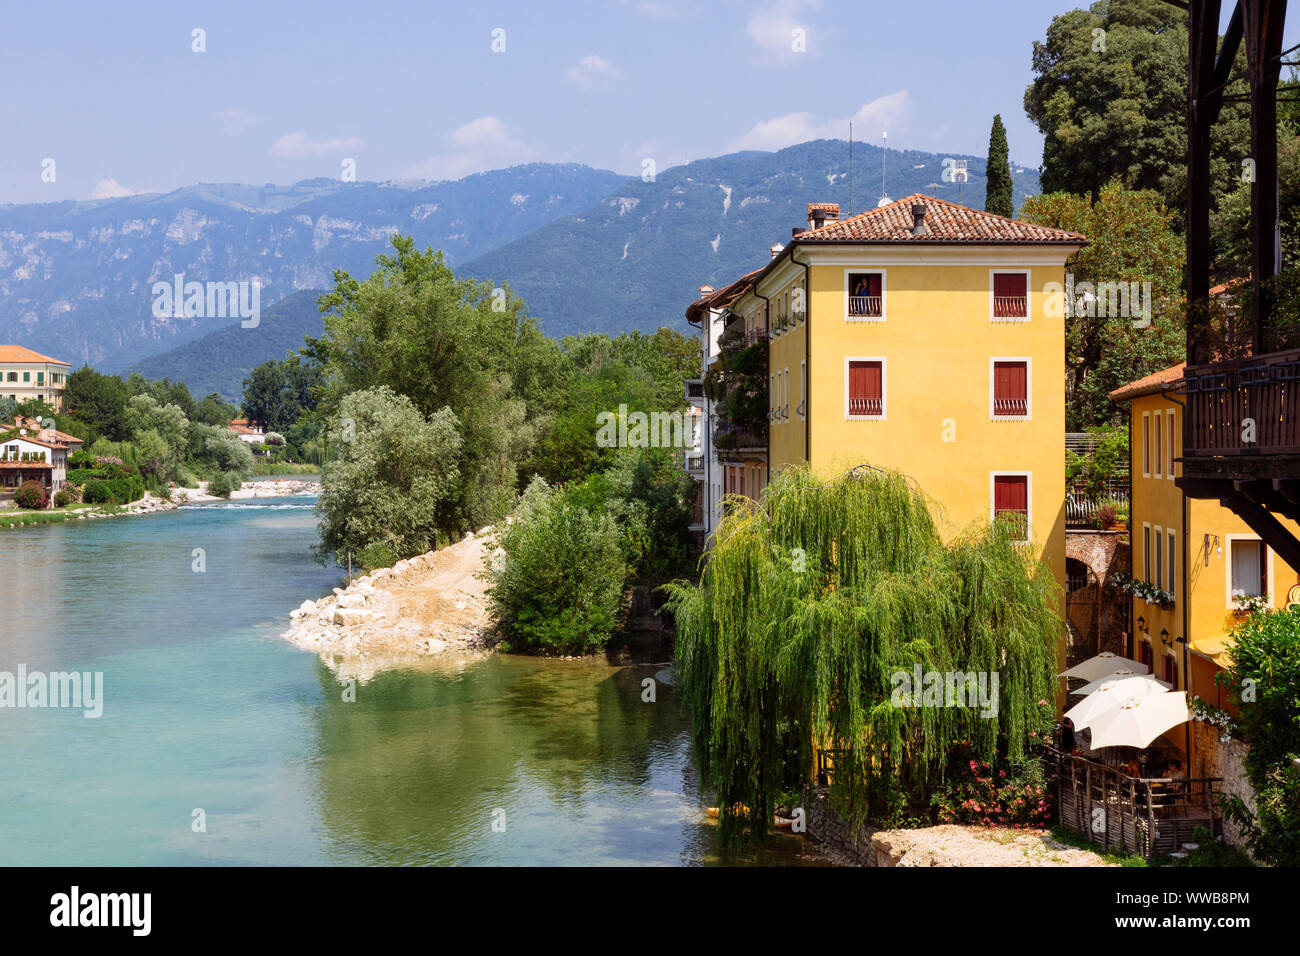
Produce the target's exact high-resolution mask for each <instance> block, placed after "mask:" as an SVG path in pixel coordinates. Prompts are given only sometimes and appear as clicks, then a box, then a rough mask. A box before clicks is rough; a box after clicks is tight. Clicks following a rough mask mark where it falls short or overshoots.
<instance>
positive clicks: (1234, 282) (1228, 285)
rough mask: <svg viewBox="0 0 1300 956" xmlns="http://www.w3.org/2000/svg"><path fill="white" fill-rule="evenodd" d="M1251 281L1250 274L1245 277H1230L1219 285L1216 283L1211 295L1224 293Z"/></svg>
mask: <svg viewBox="0 0 1300 956" xmlns="http://www.w3.org/2000/svg"><path fill="white" fill-rule="evenodd" d="M1249 281H1250V276H1246V277H1245V278H1236V279H1229V280H1228V281H1227V282H1220V283H1219V284H1218V285H1216V286H1215V287H1214V288H1212V289H1211V290H1210V295H1223V293H1225V292H1227V291H1228V290H1229V289H1235V288H1236V287H1237V286H1239V285H1241V284H1242V283H1243V282H1249Z"/></svg>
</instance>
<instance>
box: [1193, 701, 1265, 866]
mask: <svg viewBox="0 0 1300 956" xmlns="http://www.w3.org/2000/svg"><path fill="white" fill-rule="evenodd" d="M1191 726H1192V753H1193V754H1194V755H1195V756H1194V757H1193V758H1192V764H1193V767H1192V773H1191V776H1193V777H1222V778H1223V783H1222V784H1215V787H1214V792H1215V793H1216V794H1218V793H1220V792H1222V793H1231V794H1234V795H1236V796H1238V797H1241V798H1242V799H1243V800H1245V801H1246V805H1247V806H1248V807H1250V808H1251V809H1252V810H1253V809H1254V807H1255V799H1254V791H1253V790H1251V787H1250V781H1249V779H1248V778H1247V777H1246V763H1245V757H1246V752H1247V751H1248V750H1249V749H1250V748H1249V747H1248V746H1247V745H1246V744H1245V743H1244V742H1242V741H1240V740H1237V739H1235V738H1234V739H1233V740H1229V741H1223V740H1220V739H1219V729H1218V728H1217V727H1215V726H1213V725H1212V724H1208V723H1206V722H1205V721H1203V720H1193V721H1192V722H1191ZM1216 809H1217V807H1216ZM1223 840H1224V842H1225V843H1230V844H1232V845H1233V846H1242V845H1243V841H1242V839H1241V830H1240V829H1239V828H1238V827H1237V826H1236V825H1235V824H1233V823H1232V821H1231V820H1227V819H1225V820H1224V821H1223Z"/></svg>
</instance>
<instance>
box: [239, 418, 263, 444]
mask: <svg viewBox="0 0 1300 956" xmlns="http://www.w3.org/2000/svg"><path fill="white" fill-rule="evenodd" d="M230 430H231V431H232V432H234V433H235V434H236V435H238V436H239V440H240V441H242V442H246V443H247V444H249V445H261V444H262V443H263V442H264V441H265V440H266V430H265V429H264V428H262V426H261V425H259V424H258V423H257V422H251V421H249V420H248V419H247V418H234V419H231V421H230Z"/></svg>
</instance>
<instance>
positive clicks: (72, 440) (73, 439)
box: [0, 422, 86, 445]
mask: <svg viewBox="0 0 1300 956" xmlns="http://www.w3.org/2000/svg"><path fill="white" fill-rule="evenodd" d="M11 428H26V429H27V430H28V431H37V432H39V431H44V429H42V428H40V426H36V427H33V426H31V425H28V424H27V423H26V422H14V423H12V424H5V425H0V432H3V431H8V430H9V429H11ZM50 433H51V434H52V435H54V437H55V439H56V440H57V441H59V442H62V443H63V444H65V445H71V444H77V445H84V444H85V443H86V440H85V439H84V438H78V437H77V436H76V435H69V434H68V433H67V432H61V431H59V430H58V429H57V428H51V429H50Z"/></svg>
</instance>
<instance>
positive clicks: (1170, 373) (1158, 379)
mask: <svg viewBox="0 0 1300 956" xmlns="http://www.w3.org/2000/svg"><path fill="white" fill-rule="evenodd" d="M1186 365H1187V363H1186V362H1179V363H1178V364H1177V365H1171V366H1170V367H1169V368H1167V369H1162V370H1161V371H1159V372H1152V373H1151V374H1150V375H1148V376H1147V377H1146V378H1140V379H1138V380H1137V381H1136V382H1129V383H1128V384H1127V385H1124V386H1122V387H1120V388H1117V389H1115V391H1113V392H1111V393H1110V396H1109V397H1110V400H1111V401H1112V402H1127V401H1129V400H1131V399H1134V398H1141V397H1142V396H1143V395H1155V394H1157V393H1158V392H1163V391H1164V390H1165V389H1167V388H1168V387H1169V386H1171V385H1176V384H1178V383H1179V382H1181V381H1182V380H1183V369H1184V368H1185V367H1186Z"/></svg>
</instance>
